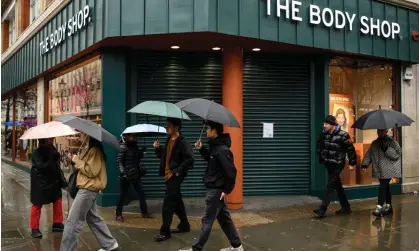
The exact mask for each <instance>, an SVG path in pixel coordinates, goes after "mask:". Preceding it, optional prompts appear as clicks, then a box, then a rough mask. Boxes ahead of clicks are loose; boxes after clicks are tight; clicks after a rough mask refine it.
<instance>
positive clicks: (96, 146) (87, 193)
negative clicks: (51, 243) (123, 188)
mask: <svg viewBox="0 0 419 251" xmlns="http://www.w3.org/2000/svg"><path fill="white" fill-rule="evenodd" d="M86 137H87V138H86ZM81 140H82V141H83V142H84V141H88V142H89V144H88V147H87V148H84V149H83V150H82V151H81V153H80V155H79V156H77V155H71V154H69V156H68V157H69V158H70V159H71V160H72V162H73V164H74V167H75V168H76V169H77V170H78V171H79V172H78V174H77V188H79V191H78V192H77V195H76V198H74V201H73V204H72V205H71V208H70V212H69V214H68V219H67V223H66V225H65V227H64V233H63V238H62V241H61V248H60V250H61V251H73V250H74V251H75V250H77V240H78V237H79V234H80V232H81V230H82V228H83V225H84V223H85V222H87V224H88V225H89V228H90V230H91V231H92V232H93V234H94V235H95V237H96V239H97V240H98V242H99V244H100V246H101V249H100V250H99V251H110V250H115V249H117V248H118V242H117V241H116V240H115V238H114V237H113V236H112V234H111V233H110V231H109V229H108V227H107V226H106V224H105V222H103V220H102V218H100V216H99V214H98V211H97V207H96V198H97V196H98V194H99V192H101V191H103V190H104V189H105V187H106V183H107V175H106V167H105V160H106V156H105V152H104V151H103V146H102V144H101V143H100V142H99V141H97V140H96V139H94V138H92V137H89V136H87V135H82V136H81Z"/></svg>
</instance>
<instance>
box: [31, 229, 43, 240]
mask: <svg viewBox="0 0 419 251" xmlns="http://www.w3.org/2000/svg"><path fill="white" fill-rule="evenodd" d="M31 236H32V238H37V239H39V238H42V233H41V231H39V229H32V233H31Z"/></svg>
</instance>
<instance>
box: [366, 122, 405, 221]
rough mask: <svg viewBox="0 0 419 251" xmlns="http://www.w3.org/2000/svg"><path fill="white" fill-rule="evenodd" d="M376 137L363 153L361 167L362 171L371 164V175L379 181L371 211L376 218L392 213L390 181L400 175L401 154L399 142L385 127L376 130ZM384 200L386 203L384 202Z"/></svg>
mask: <svg viewBox="0 0 419 251" xmlns="http://www.w3.org/2000/svg"><path fill="white" fill-rule="evenodd" d="M377 135H378V138H377V139H376V140H374V141H373V142H372V144H371V147H370V149H369V150H368V152H367V153H366V154H365V157H364V160H363V161H362V165H361V168H362V170H363V171H364V172H366V171H367V168H368V166H369V165H370V164H372V168H373V169H372V170H373V171H372V175H373V177H374V178H377V179H378V180H379V181H380V186H379V189H378V190H379V193H378V204H377V208H376V209H375V211H374V212H373V213H372V214H373V215H374V216H376V217H377V218H380V217H382V216H383V215H388V214H392V213H393V207H392V206H391V192H390V181H391V179H392V178H400V177H401V175H402V171H401V170H402V165H401V155H402V149H401V148H400V145H399V143H397V141H396V140H394V139H393V138H392V137H390V136H389V135H388V130H387V129H379V130H377ZM384 202H386V204H384Z"/></svg>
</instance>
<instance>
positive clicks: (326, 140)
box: [314, 115, 356, 217]
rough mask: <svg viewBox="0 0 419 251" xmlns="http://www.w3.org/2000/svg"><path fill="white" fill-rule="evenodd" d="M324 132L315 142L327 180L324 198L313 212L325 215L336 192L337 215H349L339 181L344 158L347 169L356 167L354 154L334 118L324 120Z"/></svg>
mask: <svg viewBox="0 0 419 251" xmlns="http://www.w3.org/2000/svg"><path fill="white" fill-rule="evenodd" d="M323 126H324V130H323V132H322V134H321V135H320V137H319V139H318V141H317V151H318V154H319V159H320V163H323V164H324V165H325V167H326V169H327V174H328V180H327V188H326V196H325V198H324V199H323V203H322V205H321V206H320V208H319V209H316V210H314V213H316V214H317V215H318V216H320V217H324V216H325V215H326V211H327V207H328V206H329V204H330V202H331V200H332V197H333V192H334V190H336V192H337V193H338V197H339V202H340V205H341V206H342V209H340V210H339V211H337V212H336V213H337V214H348V213H351V212H352V210H351V206H350V204H349V202H348V199H347V198H346V194H345V191H344V189H343V186H342V181H341V180H340V176H339V175H340V173H341V172H342V170H343V169H344V168H345V165H346V156H348V159H349V168H350V170H353V169H354V168H355V166H356V152H355V148H354V146H353V143H352V140H351V138H350V136H349V134H348V133H347V132H345V131H343V130H341V128H340V126H339V125H338V123H337V121H336V118H335V117H334V116H332V115H329V116H327V117H326V119H325V120H324V125H323Z"/></svg>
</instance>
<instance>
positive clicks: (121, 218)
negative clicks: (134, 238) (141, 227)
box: [115, 215, 125, 222]
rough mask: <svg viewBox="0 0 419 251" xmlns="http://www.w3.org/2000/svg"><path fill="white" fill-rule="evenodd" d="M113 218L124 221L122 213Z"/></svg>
mask: <svg viewBox="0 0 419 251" xmlns="http://www.w3.org/2000/svg"><path fill="white" fill-rule="evenodd" d="M115 220H116V221H119V222H124V221H125V219H124V216H122V215H118V216H116V218H115Z"/></svg>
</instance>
